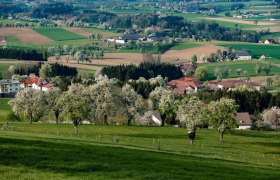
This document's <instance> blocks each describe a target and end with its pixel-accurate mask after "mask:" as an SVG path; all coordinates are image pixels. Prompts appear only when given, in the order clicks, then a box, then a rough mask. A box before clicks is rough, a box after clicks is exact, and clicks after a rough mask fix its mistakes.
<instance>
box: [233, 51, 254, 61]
mask: <svg viewBox="0 0 280 180" xmlns="http://www.w3.org/2000/svg"><path fill="white" fill-rule="evenodd" d="M235 59H236V60H252V56H251V55H250V54H249V53H247V52H243V51H238V52H237V53H236V57H235Z"/></svg>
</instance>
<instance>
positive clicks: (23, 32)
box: [0, 28, 53, 43]
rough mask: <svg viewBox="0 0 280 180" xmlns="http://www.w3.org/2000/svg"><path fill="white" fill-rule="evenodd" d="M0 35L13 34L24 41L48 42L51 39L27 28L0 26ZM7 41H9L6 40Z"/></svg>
mask: <svg viewBox="0 0 280 180" xmlns="http://www.w3.org/2000/svg"><path fill="white" fill-rule="evenodd" d="M0 36H14V37H16V38H17V39H18V40H19V41H21V42H24V43H49V42H53V40H52V39H50V38H48V37H46V36H43V35H41V34H39V33H37V32H35V31H33V30H32V29H28V28H0ZM8 43H9V42H8Z"/></svg>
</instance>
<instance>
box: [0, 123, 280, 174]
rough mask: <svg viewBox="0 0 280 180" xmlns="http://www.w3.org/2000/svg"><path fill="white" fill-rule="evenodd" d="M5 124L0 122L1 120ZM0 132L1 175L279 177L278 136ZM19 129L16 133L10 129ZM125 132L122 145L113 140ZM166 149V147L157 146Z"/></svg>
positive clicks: (59, 128) (111, 130)
mask: <svg viewBox="0 0 280 180" xmlns="http://www.w3.org/2000/svg"><path fill="white" fill-rule="evenodd" d="M0 125H1V124H0ZM9 128H10V130H6V131H2V130H1V131H0V173H1V178H2V179H277V178H278V177H279V176H280V172H279V167H280V166H279V165H280V164H279V158H280V157H279V156H280V154H279V146H280V144H279V138H280V135H279V133H275V132H255V131H233V132H231V133H230V134H227V135H225V142H224V143H220V142H219V141H218V139H219V137H218V133H216V132H215V131H213V130H198V131H197V136H196V141H195V144H194V145H193V146H190V145H188V144H187V140H186V133H187V131H186V129H182V128H172V127H137V126H132V127H127V126H99V125H81V126H80V127H79V130H80V136H79V137H78V136H74V135H73V134H71V133H72V129H73V128H72V125H70V124H69V125H65V124H64V125H63V124H60V125H55V124H42V123H37V124H36V123H35V124H32V125H29V124H27V123H10V124H9ZM11 128H13V130H12V129H11ZM116 136H118V137H119V143H116V142H115V141H114V138H115V137H116ZM159 147H160V148H159Z"/></svg>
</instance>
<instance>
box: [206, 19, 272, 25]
mask: <svg viewBox="0 0 280 180" xmlns="http://www.w3.org/2000/svg"><path fill="white" fill-rule="evenodd" d="M205 19H210V20H217V21H225V22H233V23H239V24H249V25H256V24H255V22H254V21H244V20H241V19H228V18H205ZM275 24H276V23H272V22H258V24H257V25H260V26H266V25H275Z"/></svg>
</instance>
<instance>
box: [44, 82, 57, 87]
mask: <svg viewBox="0 0 280 180" xmlns="http://www.w3.org/2000/svg"><path fill="white" fill-rule="evenodd" d="M54 86H55V85H54V84H52V83H47V84H45V85H43V86H42V87H44V88H50V87H54Z"/></svg>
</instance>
